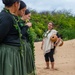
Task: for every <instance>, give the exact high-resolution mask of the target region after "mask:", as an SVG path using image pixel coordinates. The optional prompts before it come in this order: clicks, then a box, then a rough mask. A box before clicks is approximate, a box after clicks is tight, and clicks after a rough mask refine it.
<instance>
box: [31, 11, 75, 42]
mask: <svg viewBox="0 0 75 75" xmlns="http://www.w3.org/2000/svg"><path fill="white" fill-rule="evenodd" d="M31 13H32V16H31V22H32V24H33V25H32V28H33V31H34V33H35V34H34V35H35V36H36V37H35V40H38V41H39V40H41V39H42V35H43V33H44V32H45V30H47V24H48V22H50V21H53V22H54V24H55V29H57V30H58V31H59V33H60V34H61V35H62V36H63V39H64V40H68V39H74V38H75V35H74V32H75V16H73V15H72V14H71V13H70V11H66V10H62V11H57V12H56V11H55V10H54V11H52V12H50V11H43V12H40V13H38V12H36V11H34V10H31Z"/></svg>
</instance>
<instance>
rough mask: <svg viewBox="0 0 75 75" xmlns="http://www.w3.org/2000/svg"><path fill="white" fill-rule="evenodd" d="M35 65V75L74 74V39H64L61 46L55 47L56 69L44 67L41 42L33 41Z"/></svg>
mask: <svg viewBox="0 0 75 75" xmlns="http://www.w3.org/2000/svg"><path fill="white" fill-rule="evenodd" d="M34 45H35V65H36V73H37V75H75V39H73V40H68V41H64V44H63V46H61V47H58V46H57V48H56V51H55V54H54V58H55V67H56V68H58V70H57V71H56V70H55V71H52V70H50V69H44V68H45V61H44V55H43V50H41V42H35V43H34Z"/></svg>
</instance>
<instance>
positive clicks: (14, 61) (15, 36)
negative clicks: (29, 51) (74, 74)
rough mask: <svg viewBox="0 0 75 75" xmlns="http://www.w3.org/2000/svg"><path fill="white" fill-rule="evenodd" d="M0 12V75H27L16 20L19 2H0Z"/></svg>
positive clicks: (17, 0)
mask: <svg viewBox="0 0 75 75" xmlns="http://www.w3.org/2000/svg"><path fill="white" fill-rule="evenodd" d="M2 2H3V4H4V5H5V8H4V9H3V10H2V11H1V12H0V75H27V72H26V65H24V61H23V47H22V42H21V41H22V39H21V36H22V34H21V30H20V27H19V25H18V24H19V23H18V20H17V11H18V9H19V7H20V0H2Z"/></svg>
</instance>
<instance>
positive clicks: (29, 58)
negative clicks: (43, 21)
mask: <svg viewBox="0 0 75 75" xmlns="http://www.w3.org/2000/svg"><path fill="white" fill-rule="evenodd" d="M30 17H31V13H30V11H29V10H28V9H26V11H25V15H24V16H23V17H22V19H23V20H24V21H25V24H26V25H25V27H26V28H28V29H27V32H25V31H26V28H24V30H22V34H23V37H22V38H23V39H24V43H25V44H26V49H27V50H26V65H27V72H28V73H29V74H33V75H34V74H35V62H34V44H33V41H32V39H33V36H32V34H31V32H32V31H31V30H30V27H31V25H28V23H31V22H30V21H29V20H30Z"/></svg>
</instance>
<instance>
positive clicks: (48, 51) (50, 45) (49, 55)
mask: <svg viewBox="0 0 75 75" xmlns="http://www.w3.org/2000/svg"><path fill="white" fill-rule="evenodd" d="M53 27H54V24H53V22H49V23H48V31H47V32H46V33H45V34H44V38H43V41H42V45H41V49H43V50H44V57H45V62H46V69H49V68H50V67H49V60H50V62H51V69H52V70H55V68H54V57H53V55H54V51H55V47H56V46H57V43H58V42H59V40H60V38H59V36H58V32H57V31H56V30H55V29H53ZM52 35H57V36H58V41H56V42H52V41H51V40H50V38H51V36H52Z"/></svg>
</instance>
